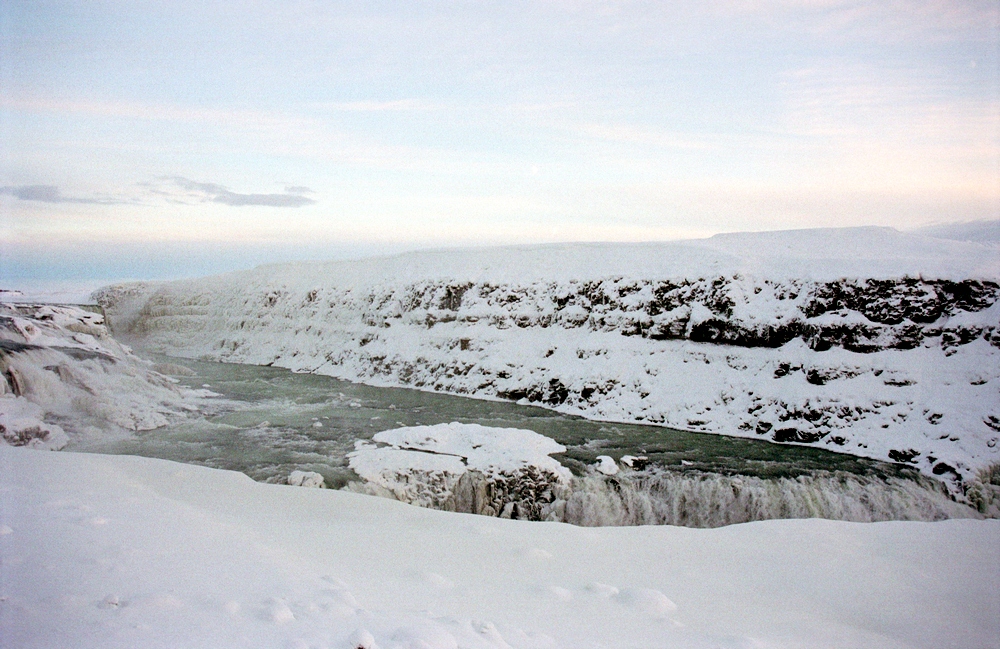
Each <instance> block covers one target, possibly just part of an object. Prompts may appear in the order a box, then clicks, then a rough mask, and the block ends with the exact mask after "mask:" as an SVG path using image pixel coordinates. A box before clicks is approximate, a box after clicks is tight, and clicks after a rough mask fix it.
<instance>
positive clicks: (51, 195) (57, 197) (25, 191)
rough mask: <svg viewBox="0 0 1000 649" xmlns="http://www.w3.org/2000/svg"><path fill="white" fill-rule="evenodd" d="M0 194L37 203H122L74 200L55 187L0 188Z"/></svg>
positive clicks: (84, 199)
mask: <svg viewBox="0 0 1000 649" xmlns="http://www.w3.org/2000/svg"><path fill="white" fill-rule="evenodd" d="M0 194H7V195H9V196H13V197H14V198H17V199H19V200H22V201H37V202H39V203H76V204H82V205H120V204H121V203H123V202H124V201H120V200H115V199H110V198H75V197H73V196H63V195H62V194H61V193H60V192H59V188H58V187H56V186H55V185H19V186H17V187H0Z"/></svg>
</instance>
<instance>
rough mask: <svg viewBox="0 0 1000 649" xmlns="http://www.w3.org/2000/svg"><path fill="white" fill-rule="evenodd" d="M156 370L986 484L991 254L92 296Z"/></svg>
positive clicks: (588, 255)
mask: <svg viewBox="0 0 1000 649" xmlns="http://www.w3.org/2000/svg"><path fill="white" fill-rule="evenodd" d="M95 297H96V298H97V300H98V301H99V303H100V304H101V305H102V306H103V307H104V309H105V312H106V313H107V315H108V318H109V320H110V322H111V324H112V327H113V329H114V331H115V335H116V336H118V337H121V338H123V339H126V340H129V339H134V340H135V341H136V342H137V343H139V344H141V345H142V346H143V347H144V348H147V349H151V350H155V351H158V352H163V353H166V354H169V355H173V356H180V357H189V358H201V359H207V360H218V361H226V362H235V363H253V364H261V365H264V364H273V365H276V366H280V367H287V368H290V369H292V370H294V371H303V372H315V373H320V374H326V375H330V376H334V377H337V378H341V379H347V380H351V381H358V382H364V383H369V384H372V385H384V386H404V387H412V388H418V389H422V390H433V391H439V392H448V393H453V394H458V395H466V396H470V397H477V398H486V399H510V400H519V401H523V402H525V403H533V404H538V405H543V406H545V407H549V408H553V409H556V410H559V411H562V412H565V413H571V414H577V415H582V416H584V417H587V418H591V419H600V420H605V421H619V422H642V423H649V424H656V425H663V426H668V427H672V428H676V429H681V430H690V431H701V432H710V433H718V434H724V435H736V436H745V437H752V438H759V439H766V440H771V441H774V442H777V443H791V444H807V445H814V446H819V447H823V448H828V449H831V450H836V451H840V452H844V453H850V454H854V455H859V456H865V457H870V458H875V459H879V460H886V461H893V462H901V463H907V464H910V465H912V466H914V467H916V468H919V470H920V471H922V472H923V473H925V474H927V475H928V476H934V477H936V478H938V479H942V480H943V481H945V482H946V483H948V484H950V485H951V487H952V489H953V490H954V491H955V492H956V493H959V492H960V491H961V485H962V483H963V482H969V481H970V480H975V479H976V478H977V476H978V474H979V473H980V472H981V471H984V470H987V469H988V467H990V466H994V465H996V463H998V462H1000V303H998V302H1000V248H998V247H997V246H996V245H994V244H988V243H987V244H983V243H974V242H959V241H949V240H945V239H938V238H933V237H928V236H921V235H918V234H906V233H901V232H898V231H896V230H893V229H890V228H847V229H827V230H824V229H816V230H799V231H784V232H765V233H743V234H728V235H716V236H715V237H711V238H709V239H703V240H692V241H681V242H672V243H657V244H567V245H551V246H530V247H512V248H495V249H482V250H463V251H441V252H420V253H410V254H404V255H399V256H395V257H389V258H381V259H370V260H361V261H345V262H333V263H295V264H284V265H273V266H263V267H260V268H257V269H254V270H251V271H246V272H236V273H230V274H226V275H220V276H215V277H209V278H204V279H197V280H187V281H176V282H170V283H163V284H149V283H135V284H127V285H116V286H112V287H108V288H106V289H102V290H101V291H99V292H98V293H97V294H96V295H95Z"/></svg>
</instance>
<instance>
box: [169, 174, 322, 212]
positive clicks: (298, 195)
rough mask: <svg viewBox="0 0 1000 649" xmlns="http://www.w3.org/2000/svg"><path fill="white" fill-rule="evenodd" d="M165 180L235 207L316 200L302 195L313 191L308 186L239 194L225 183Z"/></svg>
mask: <svg viewBox="0 0 1000 649" xmlns="http://www.w3.org/2000/svg"><path fill="white" fill-rule="evenodd" d="M163 180H170V181H172V182H173V183H174V184H175V185H177V186H178V187H180V188H182V189H186V190H187V191H189V192H195V193H198V194H201V195H202V197H203V200H206V201H210V202H213V203H222V204H223V205H232V206H233V207H244V206H249V205H256V206H263V207H302V206H303V205H312V204H313V203H315V202H316V201H314V200H313V199H311V198H309V197H307V196H303V195H302V194H305V193H312V190H311V189H309V188H308V187H287V188H286V189H285V193H284V194H238V193H236V192H232V191H229V189H227V188H226V187H224V186H223V185H218V184H216V183H200V182H197V181H194V180H188V179H187V178H183V177H181V176H171V177H168V178H164V179H163Z"/></svg>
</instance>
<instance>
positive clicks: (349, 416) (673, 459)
mask: <svg viewBox="0 0 1000 649" xmlns="http://www.w3.org/2000/svg"><path fill="white" fill-rule="evenodd" d="M147 357H149V358H151V359H152V360H155V361H157V362H169V363H174V364H179V365H183V366H185V367H187V368H190V369H191V370H193V371H194V373H195V374H194V375H193V376H179V377H177V378H178V379H179V380H180V382H181V384H183V385H186V386H189V387H194V388H199V387H205V388H208V389H210V390H212V391H213V392H215V393H217V394H218V395H220V396H219V397H218V398H217V399H215V400H214V403H213V405H212V406H211V409H210V410H208V411H205V412H203V413H200V414H197V415H193V416H192V417H190V418H188V419H186V420H184V421H182V422H179V423H176V424H174V425H171V426H168V427H165V428H160V429H156V430H152V431H145V432H140V433H137V434H135V435H134V436H131V437H127V438H123V439H117V440H112V441H103V442H93V443H89V444H81V443H77V444H76V445H74V446H71V447H69V448H67V450H79V451H88V452H100V453H114V454H130V455H140V456H146V457H156V458H163V459H169V460H175V461H180V462H187V463H192V464H199V465H203V466H209V467H214V468H219V469H229V470H233V471H240V472H242V473H245V474H246V475H248V476H250V477H251V478H253V479H255V480H259V481H265V482H284V481H285V480H286V478H287V476H288V474H289V473H290V472H292V471H294V470H302V471H315V472H317V473H320V474H321V475H323V477H324V478H325V480H326V484H327V486H329V487H333V488H341V487H344V486H346V485H348V484H349V483H350V482H352V481H356V480H358V478H357V476H356V475H355V474H354V473H353V472H352V471H351V470H350V469H349V468H348V465H347V458H346V454H347V453H348V452H350V451H352V450H353V449H354V444H355V441H357V440H359V439H369V438H371V437H372V436H373V435H374V434H375V433H377V432H379V431H382V430H386V429H390V428H396V427H400V426H415V425H421V424H438V423H444V422H451V421H458V422H463V423H476V424H482V425H484V426H497V427H511V428H526V429H530V430H533V431H535V432H537V433H540V434H542V435H545V436H548V437H551V438H553V439H555V440H556V441H558V442H559V443H561V444H563V445H564V446H566V448H567V451H566V452H565V453H564V454H559V455H555V456H553V457H555V458H556V459H558V460H559V461H560V462H562V463H563V464H564V465H565V466H567V467H568V468H569V469H570V470H571V471H572V472H573V473H574V474H575V475H576V476H578V478H577V480H575V481H574V484H575V490H576V491H577V492H579V495H580V497H579V498H578V500H579V501H580V502H579V503H577V505H578V506H577V507H576V509H573V510H572V511H574V512H575V514H574V515H573V517H571V518H573V520H568V522H575V523H579V524H586V525H620V524H638V523H672V524H685V525H693V526H698V527H704V526H715V525H721V524H727V523H733V522H742V521H744V520H757V519H762V518H786V517H802V516H823V517H827V518H840V519H846V520H891V519H917V520H936V519H940V518H948V517H954V516H972V515H974V513H973V512H972V510H970V509H968V508H966V507H963V506H960V505H957V504H956V503H953V502H951V501H950V500H949V499H948V498H947V497H946V496H945V495H944V493H943V491H942V490H941V488H940V486H939V485H937V484H936V483H934V482H933V481H930V480H928V479H926V478H921V477H920V476H919V474H917V472H916V471H914V470H912V469H909V468H907V467H905V466H902V465H895V464H890V463H884V462H877V461H874V460H869V459H864V458H858V457H854V456H851V455H846V454H841V453H833V452H830V451H825V450H822V449H816V448H811V447H802V446H790V445H779V444H773V443H770V442H765V441H760V440H754V439H745V438H736V437H726V436H722V435H710V434H704V433H689V432H684V431H678V430H672V429H669V428H663V427H657V426H647V425H633V424H618V423H607V422H598V421H590V420H586V419H582V418H580V417H574V416H568V415H564V414H560V413H556V412H552V411H550V410H545V409H543V408H537V407H532V406H525V405H519V404H516V403H510V402H503V401H484V400H478V399H469V398H464V397H458V396H451V395H442V394H434V393H429V392H421V391H417V390H411V389H401V388H385V387H372V386H367V385H360V384H355V383H350V382H347V381H340V380H337V379H334V378H330V377H326V376H319V375H314V374H298V373H293V372H291V371H289V370H286V369H281V368H277V367H262V366H255V365H235V364H224V363H212V362H199V361H193V360H188V359H174V358H165V357H154V356H148V355H147ZM599 455H610V456H612V457H614V458H615V459H618V458H620V457H621V456H622V455H644V456H647V457H648V458H649V461H650V468H649V469H647V470H646V471H641V472H626V473H624V474H622V475H619V476H616V477H615V478H613V479H608V478H605V477H604V476H600V475H597V474H595V472H594V471H593V470H591V469H589V468H588V467H589V466H590V465H593V464H594V463H595V460H596V457H597V456H599Z"/></svg>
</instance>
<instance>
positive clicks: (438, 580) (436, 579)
mask: <svg viewBox="0 0 1000 649" xmlns="http://www.w3.org/2000/svg"><path fill="white" fill-rule="evenodd" d="M423 578H424V580H425V581H426V582H428V583H430V584H433V585H435V586H437V587H438V588H454V587H455V582H453V581H452V580H450V579H448V578H447V577H444V576H442V575H439V574H437V573H436V572H425V573H424V574H423Z"/></svg>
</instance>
